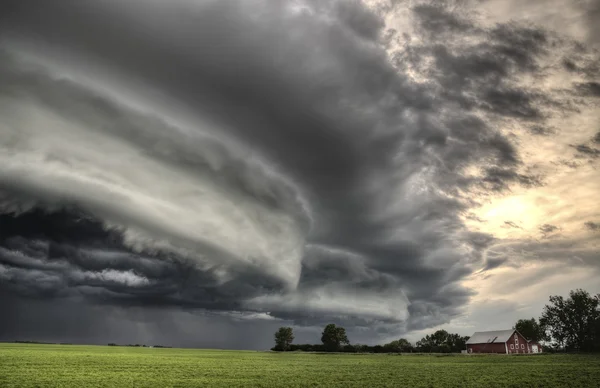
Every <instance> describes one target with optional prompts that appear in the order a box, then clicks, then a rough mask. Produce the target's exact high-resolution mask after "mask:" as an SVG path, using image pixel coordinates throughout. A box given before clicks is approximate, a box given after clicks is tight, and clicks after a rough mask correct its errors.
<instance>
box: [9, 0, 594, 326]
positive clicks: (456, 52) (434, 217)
mask: <svg viewBox="0 0 600 388" xmlns="http://www.w3.org/2000/svg"><path fill="white" fill-rule="evenodd" d="M303 4H304V3H303ZM436 4H437V5H427V4H423V5H419V6H417V7H415V8H414V9H412V11H411V12H412V22H413V23H414V24H415V27H416V31H417V33H418V34H419V38H420V39H419V40H417V43H415V44H414V45H409V46H403V47H400V48H397V49H395V50H396V52H395V53H393V55H392V57H393V61H392V62H393V63H390V61H389V56H388V53H386V52H385V51H384V50H383V48H382V47H381V46H380V41H381V38H382V36H383V33H384V22H383V19H382V18H381V17H380V16H377V15H376V14H375V13H373V12H372V11H370V10H368V9H367V8H366V7H365V6H364V5H363V4H361V3H359V2H355V1H344V2H317V1H314V2H313V1H309V2H306V3H305V4H304V6H305V9H304V10H301V9H296V8H294V7H292V4H291V3H288V2H281V3H277V4H275V3H271V2H260V1H259V2H252V3H251V2H243V1H209V0H205V1H198V2H196V3H194V4H192V3H188V2H183V1H175V2H169V3H168V4H167V3H164V4H163V3H160V2H154V3H148V4H146V5H145V6H144V7H140V5H139V3H137V2H135V1H129V2H127V1H125V2H112V1H98V2H90V1H75V0H61V1H58V2H48V1H33V0H24V1H19V2H16V1H9V2H8V3H5V5H4V7H9V9H10V11H11V12H10V13H9V12H6V13H4V14H3V16H1V18H2V19H1V20H2V21H3V22H4V26H5V27H2V28H3V30H0V31H4V32H5V35H4V36H6V42H3V43H5V49H4V51H0V55H1V57H0V59H2V60H1V61H0V81H2V83H3V89H2V90H1V91H0V97H1V98H2V99H3V101H8V102H11V104H12V105H7V107H5V108H3V110H2V111H1V112H0V113H2V117H6V119H5V120H6V122H7V123H8V124H7V128H9V129H5V131H7V133H8V135H9V137H6V139H9V140H7V141H6V143H5V144H4V143H3V142H2V140H0V145H3V146H4V145H6V147H5V148H3V149H2V150H4V149H10V150H11V152H14V157H15V159H14V160H17V161H19V163H16V162H15V164H14V166H16V167H14V166H13V165H12V164H11V165H10V168H14V171H13V170H10V169H9V168H8V167H6V170H3V169H1V168H0V173H2V174H0V187H3V188H6V189H7V190H6V191H5V193H4V196H0V200H1V201H0V205H2V207H0V211H1V212H2V213H3V214H0V217H1V218H0V227H1V229H0V242H1V244H0V279H2V283H1V284H0V288H1V289H2V292H4V293H6V294H10V295H19V297H15V300H16V302H15V303H16V304H18V303H23V300H25V299H22V298H25V297H26V298H32V299H33V300H37V301H38V302H39V303H45V302H48V303H50V301H45V302H44V300H46V299H51V300H54V299H58V298H62V299H69V300H75V301H77V303H82V304H83V305H87V304H91V305H101V306H102V308H106V309H110V308H115V309H118V308H120V306H131V307H144V308H149V309H150V308H160V309H170V308H173V307H177V308H181V307H183V308H185V309H189V310H192V309H202V310H203V311H213V312H219V313H225V312H229V311H243V312H245V313H257V314H263V315H264V316H270V317H275V318H279V319H285V320H290V321H292V322H296V323H299V324H304V325H314V324H322V323H324V322H327V321H328V320H336V322H340V323H347V324H352V325H356V326H374V327H379V325H383V326H381V327H385V325H386V324H392V323H393V324H400V325H401V326H402V327H403V330H417V329H423V328H427V327H432V326H435V325H437V324H441V323H445V322H448V321H449V320H450V319H452V318H453V317H455V316H456V315H457V314H459V313H460V312H461V309H462V308H463V307H464V306H465V305H466V303H467V302H468V300H469V298H470V297H471V296H472V295H473V291H472V290H469V289H467V288H465V287H464V286H462V285H461V284H460V283H461V281H462V280H464V279H465V278H466V277H467V276H469V275H470V274H472V273H473V272H474V271H477V270H480V269H481V268H482V267H483V268H486V269H492V268H495V267H497V266H500V265H501V264H502V263H503V262H504V261H503V260H504V259H501V258H490V259H487V261H486V262H483V254H482V252H483V251H484V250H485V249H486V248H487V247H489V246H490V245H491V244H492V243H493V238H492V236H489V235H487V234H484V233H473V232H469V231H468V230H467V229H466V227H465V225H464V224H463V222H462V219H461V215H462V214H464V213H465V212H467V211H468V210H469V208H470V207H472V206H474V205H476V204H477V203H476V201H477V200H476V199H473V198H470V197H469V195H468V193H469V191H470V190H482V189H483V190H484V191H505V190H509V189H510V188H511V187H513V186H515V185H520V186H524V187H536V186H540V185H542V178H541V177H540V176H538V175H536V174H531V173H528V172H527V166H526V165H525V164H524V162H523V160H522V158H521V156H520V155H519V152H518V150H517V148H516V146H515V144H514V142H513V140H512V139H511V138H509V137H507V136H506V135H504V134H503V132H502V129H503V128H502V126H503V125H502V123H504V122H506V121H509V120H510V121H516V122H517V123H520V124H522V126H523V127H524V128H534V129H531V131H533V132H537V133H540V134H545V135H550V134H551V133H553V132H551V131H550V129H548V128H549V127H547V125H546V122H545V120H546V119H547V118H551V117H553V116H554V115H557V114H558V113H560V112H562V111H564V110H571V109H572V108H571V105H570V103H571V102H570V101H569V100H568V97H565V94H564V93H560V92H556V93H554V92H552V91H551V92H546V91H542V90H541V89H539V88H537V87H535V86H531V85H527V84H522V83H520V82H519V80H520V78H522V77H525V76H533V77H539V78H543V77H544V75H545V71H546V70H547V69H545V68H544V66H543V65H542V64H541V61H542V59H544V58H547V56H548V55H550V54H549V53H550V51H551V50H553V49H555V47H556V45H559V44H560V42H559V41H558V40H557V39H556V38H555V37H554V36H553V35H552V34H550V33H548V32H545V31H543V30H541V29H537V28H534V27H530V26H523V25H519V24H515V23H508V24H498V25H495V26H493V27H490V28H484V27H482V26H479V25H477V24H476V23H475V21H473V20H472V19H471V18H470V17H469V16H468V13H465V14H462V13H460V12H459V11H454V12H453V11H450V10H449V9H448V8H447V7H445V6H443V5H440V4H441V3H436ZM7 15H8V16H7ZM466 37H475V38H477V39H473V40H469V39H465V38H466ZM398 39H399V38H398ZM398 42H399V40H398ZM398 42H396V43H398ZM392 43H393V42H392ZM392 46H393V45H390V47H392ZM565 50H567V49H566V48H565ZM32 53H33V54H35V55H31V54H32ZM28 60H29V61H31V62H36V61H37V66H31V65H26V63H28V62H27V61H28ZM565 66H567V65H566V64H565ZM583 66H584V65H583V64H582V61H574V62H573V65H572V66H571V67H572V69H568V70H569V71H573V72H577V71H579V70H577V69H583V68H584V67H583ZM590 66H591V65H590ZM567 67H568V66H567ZM588 68H590V67H589V66H588V67H586V68H585V69H588ZM75 70H79V77H75V76H74V77H73V78H71V77H69V75H70V74H71V73H75ZM408 70H411V71H414V72H416V73H418V74H419V75H421V76H424V77H425V78H426V79H427V80H428V82H426V83H423V82H419V81H418V80H415V79H413V77H412V76H411V75H410V72H409V71H408ZM581 71H583V70H581ZM61 72H62V73H61ZM57 73H59V74H57ZM95 77H96V78H95ZM105 81H106V82H105ZM590 82H591V81H590ZM98 85H101V86H106V88H107V89H109V90H112V91H113V92H114V94H113V95H107V94H103V93H102V92H100V91H98V90H99V87H98ZM574 88H575V89H576V91H580V89H581V87H579V86H574ZM138 89H139V90H141V92H139V93H137V94H136V93H135V91H136V90H138ZM156 90H158V91H160V93H154V92H153V91H156ZM590 90H593V88H592V89H590ZM128 92H131V94H127V93H128ZM140 94H141V95H142V96H143V97H141V98H140V97H139V95H140ZM573 94H574V93H571V94H570V95H573ZM114 95H117V96H119V97H122V99H121V100H119V99H117V98H114ZM589 95H590V94H589V93H588V94H585V95H584V96H583V97H582V98H587V97H588V96H589ZM131 96H133V97H131ZM136 98H139V100H140V101H134V102H138V103H139V104H140V105H142V106H143V107H145V109H142V111H139V110H136V109H134V108H132V107H131V106H128V105H127V104H126V103H125V102H126V101H128V99H132V100H135V99H136ZM14 101H17V102H18V103H15V102H14ZM124 101H125V102H124ZM18 107H25V108H19V109H17V108H18ZM27 108H29V109H30V111H27ZM20 109H22V110H20ZM162 109H164V111H162ZM179 109H180V110H181V111H182V112H186V114H189V115H190V117H192V118H191V119H190V121H191V122H192V124H191V125H190V126H191V127H192V128H181V127H180V126H179V125H178V123H174V122H173V121H172V120H169V119H170V118H171V117H169V114H170V112H171V111H174V112H175V111H177V112H178V111H179ZM40 111H41V112H52V115H50V114H48V115H47V116H43V117H44V119H45V121H44V123H45V124H44V128H43V131H42V130H41V129H39V128H37V127H36V125H39V123H38V122H37V121H31V122H30V121H26V120H34V119H36V118H37V117H38V116H37V115H41V113H39V112H40ZM28 112H29V113H31V114H28ZM190 112H192V113H190ZM44 114H46V113H44ZM194 120H195V121H194ZM21 122H25V123H26V124H23V125H22V126H19V125H20V124H19V123H21ZM55 122H58V124H56V125H54V123H55ZM67 124H68V125H67ZM46 126H47V127H46ZM13 127H14V128H15V129H14V130H12V128H13ZM32 127H33V128H32ZM20 128H21V129H23V130H26V131H29V132H24V134H22V133H20V132H19V131H18V129H20ZM74 128H75V129H74ZM0 130H1V129H0ZM53 131H55V132H56V135H54V132H53ZM205 132H206V133H208V134H210V136H209V135H207V134H206V133H205ZM0 134H2V132H0ZM37 138H40V139H43V140H44V141H43V142H42V141H40V143H41V144H39V143H36V142H35V140H36V139H37ZM31 139H33V142H30V140H31ZM63 139H64V141H63ZM231 139H234V140H231ZM233 143H235V144H236V145H237V144H241V146H239V147H237V148H236V147H234V146H233V145H232V144H233ZM36 147H37V148H36ZM44 147H47V148H44ZM86 147H89V149H86ZM238 148H239V149H242V151H240V150H239V149H238ZM31 150H33V152H32V151H31ZM82 150H83V151H82ZM98 150H99V153H100V154H101V156H104V158H106V159H108V162H105V161H104V160H102V161H101V160H96V159H92V156H93V155H94V152H95V151H98ZM84 151H86V152H84ZM38 154H41V155H42V159H43V163H40V162H39V161H38V160H37V159H36V156H37V155H38ZM88 154H91V155H92V156H89V155H88ZM123 155H125V156H123ZM19 157H22V159H19ZM86 157H89V158H90V159H86ZM255 157H256V158H257V159H259V160H260V161H261V163H258V164H253V160H254V159H255ZM113 158H114V164H110V163H111V161H112V160H113ZM35 163H38V164H35ZM50 165H51V166H52V167H53V168H54V167H56V170H59V172H60V171H62V170H61V168H64V169H65V171H67V172H69V173H72V172H74V173H73V174H72V175H74V176H75V177H76V178H77V177H79V176H84V177H88V176H89V177H92V178H93V179H96V180H97V181H96V180H95V181H93V184H92V183H88V182H87V181H85V180H77V179H76V178H73V182H72V181H69V180H68V179H66V178H64V177H65V176H67V177H71V175H69V174H66V173H65V174H58V175H57V177H58V178H61V179H65V181H61V182H63V183H64V182H66V184H67V185H66V186H65V189H64V190H62V191H61V189H62V186H61V184H58V183H56V182H51V183H52V184H50V183H48V182H47V180H48V179H50V178H46V177H45V175H44V173H54V172H55V170H52V169H50V168H49V167H48V168H49V169H48V170H46V169H45V168H46V167H47V166H50ZM23 166H25V167H23ZM30 166H34V167H33V168H31V167H30ZM57 166H60V167H57ZM470 167H472V168H474V169H476V170H478V172H479V173H478V174H474V175H470V174H468V173H466V172H465V171H466V170H467V169H468V168H470ZM27 168H31V169H32V170H33V171H32V170H27ZM20 169H25V170H24V171H25V172H30V173H31V174H29V175H28V174H24V173H22V172H21V171H23V170H20ZM38 170H39V174H37V175H36V174H34V173H36V172H38ZM272 171H277V173H278V174H281V175H282V176H283V177H281V176H279V175H277V174H275V173H272ZM153 173H155V174H153ZM284 178H285V179H284ZM90 179H91V178H90ZM103 179H105V180H103ZM82 182H83V183H82ZM98 182H100V183H98ZM69 184H70V185H71V186H69ZM88 185H89V186H88ZM122 187H125V188H126V190H125V189H123V190H122V191H119V190H121V188H122ZM131 192H133V194H131ZM115 193H117V194H118V193H121V194H119V195H120V196H118V195H117V194H115ZM465 193H467V194H465ZM213 194H214V195H213ZM127 195H130V197H127ZM196 199H197V200H196ZM207 201H212V202H211V204H212V206H210V209H204V208H203V209H202V211H199V210H198V208H199V207H201V205H202V203H206V202H207ZM140 204H144V205H143V206H142V205H140ZM136 206H139V208H138V207H136ZM180 208H181V209H183V211H179V209H180ZM172 209H175V210H172ZM213 209H215V210H214V213H211V212H209V210H213ZM171 211H172V212H171ZM238 213H243V215H244V216H245V217H241V216H239V214H238ZM211 217H212V218H211ZM248 220H249V221H248ZM242 221H248V224H249V225H250V226H247V225H245V224H244V223H243V222H242ZM203 222H205V224H203ZM203 225H206V227H205V228H202V229H200V231H198V230H197V229H198V228H199V226H203ZM515 225H516V224H515ZM257 230H258V231H257ZM140 231H141V232H140ZM251 233H254V234H251ZM139 235H143V236H144V238H141V237H139ZM147 235H148V236H150V237H147V238H146V236H147ZM232 236H233V237H232ZM237 236H241V237H246V236H251V237H252V238H250V237H248V240H251V241H246V240H244V242H243V243H240V244H239V246H235V247H232V246H230V245H232V244H233V243H234V242H235V241H237V240H236V237H237ZM211 237H212V238H211ZM159 240H160V241H159ZM163 240H164V241H163ZM165 241H166V242H165ZM159 242H160V243H161V244H162V245H161V244H159ZM163 243H164V244H163ZM280 244H287V245H285V246H284V247H283V248H281V247H280ZM290 251H293V253H289V254H288V252H290ZM282 252H284V253H282ZM288 256H289V257H292V259H290V260H289V261H284V260H285V259H287V258H288ZM296 259H297V261H296ZM273 268H275V269H276V270H273ZM90 302H93V303H90ZM57 303H58V302H57ZM61 303H63V302H61ZM64 303H67V302H64ZM69 303H70V302H69ZM45 306H46V307H45V308H48V305H45ZM90 308H91V307H90ZM61 311H62V310H61ZM31 314H33V313H31ZM90 314H92V313H90ZM98 326H101V325H100V324H98ZM14 332H16V331H14ZM82 335H84V334H82Z"/></svg>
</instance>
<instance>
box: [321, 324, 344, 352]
mask: <svg viewBox="0 0 600 388" xmlns="http://www.w3.org/2000/svg"><path fill="white" fill-rule="evenodd" d="M321 342H323V345H324V346H325V349H327V350H328V351H336V350H339V349H340V346H341V345H342V344H346V345H347V344H349V343H350V341H348V337H347V336H346V329H344V328H343V327H341V326H336V325H335V324H333V323H330V324H329V325H327V326H325V329H324V330H323V333H322V334H321Z"/></svg>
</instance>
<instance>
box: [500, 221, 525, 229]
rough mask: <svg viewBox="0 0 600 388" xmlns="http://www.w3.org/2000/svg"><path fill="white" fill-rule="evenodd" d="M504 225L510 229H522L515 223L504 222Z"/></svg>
mask: <svg viewBox="0 0 600 388" xmlns="http://www.w3.org/2000/svg"><path fill="white" fill-rule="evenodd" d="M504 225H506V226H509V227H511V228H517V229H523V228H521V227H520V226H519V225H517V224H516V223H514V222H512V221H504Z"/></svg>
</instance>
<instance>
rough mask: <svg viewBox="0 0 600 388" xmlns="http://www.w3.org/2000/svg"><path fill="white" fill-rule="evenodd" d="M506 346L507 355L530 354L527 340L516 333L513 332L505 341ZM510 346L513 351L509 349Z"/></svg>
mask: <svg viewBox="0 0 600 388" xmlns="http://www.w3.org/2000/svg"><path fill="white" fill-rule="evenodd" d="M515 334H516V335H517V337H518V338H517V340H515ZM506 345H507V346H508V353H509V354H523V353H531V349H530V347H529V344H528V343H527V340H526V339H525V337H523V336H522V335H521V334H519V333H517V332H514V333H513V335H511V336H510V339H509V340H508V341H506ZM511 345H513V349H511V348H510V346H511Z"/></svg>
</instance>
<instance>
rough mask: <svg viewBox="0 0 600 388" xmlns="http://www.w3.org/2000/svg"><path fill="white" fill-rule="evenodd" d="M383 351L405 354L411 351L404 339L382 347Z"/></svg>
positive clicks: (410, 346)
mask: <svg viewBox="0 0 600 388" xmlns="http://www.w3.org/2000/svg"><path fill="white" fill-rule="evenodd" d="M383 347H384V349H385V351H386V352H388V353H406V352H410V351H412V345H411V343H410V342H408V340H407V339H405V338H400V339H399V340H395V341H392V342H390V343H388V344H385V345H383Z"/></svg>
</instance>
